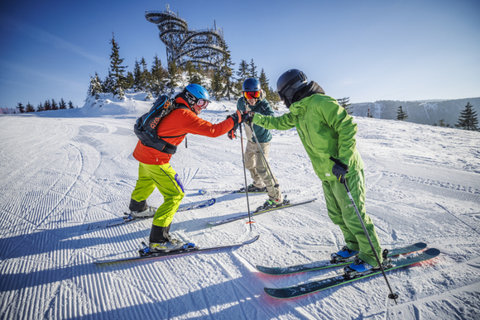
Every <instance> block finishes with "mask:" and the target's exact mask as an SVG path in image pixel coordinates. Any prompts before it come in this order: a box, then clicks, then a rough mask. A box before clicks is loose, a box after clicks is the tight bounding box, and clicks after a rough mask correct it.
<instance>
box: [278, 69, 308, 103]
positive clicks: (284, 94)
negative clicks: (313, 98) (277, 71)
mask: <svg viewBox="0 0 480 320" xmlns="http://www.w3.org/2000/svg"><path fill="white" fill-rule="evenodd" d="M307 84H308V81H307V76H306V75H305V73H303V72H302V71H300V70H298V69H290V70H287V71H285V72H284V73H283V74H282V75H281V76H280V77H279V78H278V80H277V91H278V95H279V96H280V98H281V99H282V100H283V102H285V104H286V105H287V107H290V104H292V100H293V96H294V95H295V93H296V92H297V91H298V90H299V89H301V88H303V87H304V86H306V85H307Z"/></svg>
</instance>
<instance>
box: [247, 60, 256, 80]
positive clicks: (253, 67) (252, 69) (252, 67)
mask: <svg viewBox="0 0 480 320" xmlns="http://www.w3.org/2000/svg"><path fill="white" fill-rule="evenodd" d="M249 73H250V77H251V78H257V77H258V72H257V66H256V65H255V62H253V59H252V60H250V69H249Z"/></svg>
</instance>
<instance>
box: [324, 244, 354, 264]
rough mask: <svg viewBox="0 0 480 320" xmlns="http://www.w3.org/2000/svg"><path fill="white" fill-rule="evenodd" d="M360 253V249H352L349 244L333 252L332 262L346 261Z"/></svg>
mask: <svg viewBox="0 0 480 320" xmlns="http://www.w3.org/2000/svg"><path fill="white" fill-rule="evenodd" d="M357 255H358V251H355V250H350V249H349V248H348V247H347V246H344V247H343V248H342V250H340V251H338V252H336V253H332V254H331V255H330V258H331V260H330V262H331V263H338V262H345V261H348V260H351V259H353V258H355V257H356V256H357Z"/></svg>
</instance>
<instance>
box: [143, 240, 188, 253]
mask: <svg viewBox="0 0 480 320" xmlns="http://www.w3.org/2000/svg"><path fill="white" fill-rule="evenodd" d="M142 244H143V245H144V246H145V247H144V248H143V249H140V250H139V251H138V252H139V253H140V255H141V256H148V255H152V254H153V255H162V254H166V253H169V252H173V251H179V250H190V249H193V248H195V245H194V244H193V243H190V242H189V243H184V242H181V241H180V240H177V239H171V240H170V241H166V242H150V244H149V245H148V246H147V245H146V244H145V243H143V242H142Z"/></svg>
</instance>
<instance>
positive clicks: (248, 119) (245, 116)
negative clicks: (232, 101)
mask: <svg viewBox="0 0 480 320" xmlns="http://www.w3.org/2000/svg"><path fill="white" fill-rule="evenodd" d="M253 116H255V112H253V111H244V112H243V113H242V122H245V123H246V124H248V125H249V126H250V125H251V124H252V120H253Z"/></svg>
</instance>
